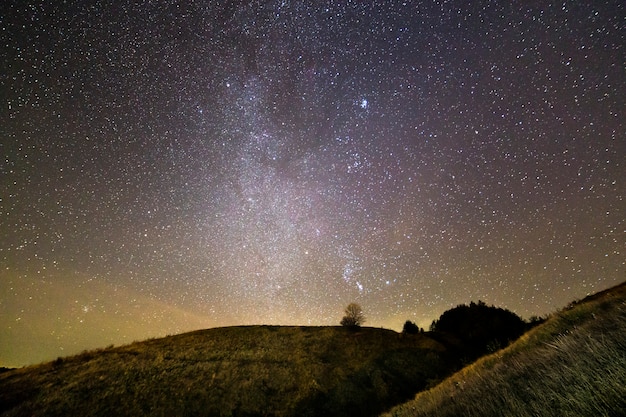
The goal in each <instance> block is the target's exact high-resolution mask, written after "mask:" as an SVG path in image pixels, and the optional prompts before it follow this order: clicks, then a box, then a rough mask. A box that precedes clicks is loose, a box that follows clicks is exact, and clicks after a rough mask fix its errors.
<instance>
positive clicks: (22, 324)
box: [0, 0, 626, 366]
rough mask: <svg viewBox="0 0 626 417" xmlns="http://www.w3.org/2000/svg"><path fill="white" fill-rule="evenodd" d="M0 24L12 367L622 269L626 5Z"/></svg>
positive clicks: (64, 6)
mask: <svg viewBox="0 0 626 417" xmlns="http://www.w3.org/2000/svg"><path fill="white" fill-rule="evenodd" d="M468 3H471V4H470V5H468ZM0 8H1V10H0V48H1V49H0V51H1V58H2V59H1V60H0V65H1V68H2V70H1V72H0V75H1V78H0V97H1V101H2V107H1V109H0V134H1V143H0V153H1V156H2V159H1V161H0V175H1V177H0V232H1V234H0V366H21V365H25V364H30V363H37V362H40V361H43V360H50V359H54V358H56V357H57V356H65V355H69V354H72V353H76V352H79V351H81V350H83V349H91V348H96V347H104V346H106V345H108V344H115V345H119V344H123V343H128V342H131V341H133V340H141V339H145V338H148V337H159V336H164V335H166V334H175V333H180V332H184V331H189V330H193V329H200V328H209V327H217V326H229V325H246V324H281V325H338V324H339V321H340V319H341V317H342V315H343V308H344V307H345V306H346V305H347V304H348V303H350V302H357V303H359V304H361V306H362V307H363V311H364V313H365V315H366V317H367V323H366V324H367V325H370V326H376V327H386V328H392V329H395V330H400V329H401V328H402V325H403V323H404V322H405V321H406V320H412V321H414V322H416V323H417V324H418V325H420V326H422V327H428V325H429V324H430V322H431V321H432V320H433V319H435V318H437V317H438V316H439V315H440V314H441V313H442V312H443V311H445V310H447V309H449V308H451V307H454V306H456V305H457V304H461V303H469V302H470V301H472V300H474V301H478V300H482V301H484V302H486V303H487V304H494V305H496V306H499V307H504V308H508V309H510V310H512V311H514V312H515V313H517V314H519V315H520V316H522V317H524V318H529V317H530V316H532V315H544V314H547V313H549V312H552V311H554V310H556V309H558V308H561V307H564V306H565V305H567V304H568V303H569V302H570V301H572V300H575V299H578V298H582V297H584V296H585V295H587V294H589V293H593V292H597V291H600V290H603V289H605V288H608V287H610V286H612V285H615V284H618V283H619V282H622V281H624V280H625V279H626V257H625V256H624V253H625V248H626V210H625V209H626V202H625V201H624V199H625V196H626V158H625V156H626V69H625V68H626V50H625V45H626V4H625V3H624V2H623V0H616V1H559V2H542V1H540V2H530V1H513V2H499V1H490V2H487V1H482V2H466V1H460V0H458V1H406V2H402V1H381V0H374V1H356V0H355V1H348V0H345V1H303V0H302V1H289V0H283V1H275V0H268V1H168V2H165V1H163V2H159V1H148V0H144V1H136V2H129V1H112V0H111V1H68V2H61V1H37V2H35V1H5V2H3V3H2V6H0Z"/></svg>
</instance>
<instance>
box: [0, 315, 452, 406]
mask: <svg viewBox="0 0 626 417" xmlns="http://www.w3.org/2000/svg"><path fill="white" fill-rule="evenodd" d="M443 353H444V348H443V347H442V345H440V344H439V343H437V342H435V341H434V340H431V339H429V338H428V337H426V336H423V335H417V336H408V337H407V336H401V335H399V334H397V333H395V332H393V331H390V330H383V329H373V328H362V329H360V330H356V331H351V330H349V329H346V328H341V327H270V326H252V327H230V328H221V329H211V330H205V331H198V332H193V333H187V334H182V335H178V336H171V337H167V338H163V339H154V340H148V341H145V342H138V343H133V344H131V345H128V346H123V347H117V348H113V347H110V348H107V349H101V350H98V351H92V352H84V353H83V354H81V355H77V356H74V357H69V358H59V359H57V360H56V361H53V362H51V363H47V364H42V365H38V366H34V367H28V368H23V369H17V370H13V371H9V372H4V373H0V414H1V415H2V416H67V415H81V416H110V415H116V416H124V415H127V416H139V415H150V416H185V415H189V416H236V415H273V416H288V415H364V416H366V415H377V414H378V413H380V412H382V411H383V410H384V409H385V408H388V407H390V406H392V405H393V404H398V403H401V402H403V401H406V400H407V399H409V398H410V397H411V396H412V395H413V394H414V393H415V392H417V391H419V390H421V389H424V388H425V387H426V384H427V383H428V381H429V380H430V379H432V378H436V377H440V376H442V375H445V374H449V372H450V371H451V369H449V368H448V367H447V365H446V363H445V361H444V360H442V354H443Z"/></svg>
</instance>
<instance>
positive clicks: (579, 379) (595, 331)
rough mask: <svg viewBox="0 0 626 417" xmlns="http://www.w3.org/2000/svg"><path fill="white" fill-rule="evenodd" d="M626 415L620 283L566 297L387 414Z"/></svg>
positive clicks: (625, 318)
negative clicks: (515, 335) (505, 342)
mask: <svg viewBox="0 0 626 417" xmlns="http://www.w3.org/2000/svg"><path fill="white" fill-rule="evenodd" d="M461 415H463V416H494V417H495V416H503V415H506V416H511V417H525V416H528V417H531V416H533V417H537V416H577V417H580V416H590V417H591V416H624V415H626V283H624V284H621V285H618V286H616V287H614V288H611V289H609V290H606V291H603V292H601V293H598V294H595V295H593V296H590V297H587V298H585V299H584V300H582V301H579V302H575V303H572V304H571V305H570V306H568V307H567V308H566V309H564V310H563V311H561V312H559V313H557V314H555V315H553V317H551V318H550V319H549V320H548V321H546V322H545V323H544V324H542V325H540V326H538V327H536V328H535V329H533V330H531V331H529V332H528V333H526V334H525V335H523V336H522V337H521V338H520V339H519V340H518V341H517V342H515V343H514V344H512V345H510V346H509V347H508V348H506V349H504V350H501V351H499V352H496V353H494V354H492V355H489V356H486V357H483V358H482V359H480V360H478V361H477V362H476V363H474V364H472V365H470V366H468V367H465V368H463V369H462V370H461V371H459V372H457V373H455V374H454V375H452V376H451V377H449V378H447V379H446V380H444V381H443V382H442V383H441V384H439V385H437V386H435V387H434V388H432V389H430V390H427V391H424V392H421V393H419V394H417V396H416V397H415V399H414V400H412V401H409V402H407V403H405V404H403V405H401V406H398V407H396V408H394V409H392V410H391V411H390V412H388V413H386V414H385V416H387V417H389V416H395V417H416V416H442V417H444V416H446V417H447V416H450V417H451V416H461Z"/></svg>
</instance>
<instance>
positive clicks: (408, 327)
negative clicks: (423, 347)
mask: <svg viewBox="0 0 626 417" xmlns="http://www.w3.org/2000/svg"><path fill="white" fill-rule="evenodd" d="M402 333H405V334H418V333H424V329H422V328H421V327H419V326H418V325H417V324H415V323H413V322H412V321H411V320H407V321H406V323H404V327H402Z"/></svg>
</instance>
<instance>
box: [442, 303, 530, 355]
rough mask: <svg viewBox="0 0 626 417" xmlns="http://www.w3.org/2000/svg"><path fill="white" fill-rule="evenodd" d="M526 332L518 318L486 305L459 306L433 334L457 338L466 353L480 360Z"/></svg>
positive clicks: (450, 312) (443, 319)
mask: <svg viewBox="0 0 626 417" xmlns="http://www.w3.org/2000/svg"><path fill="white" fill-rule="evenodd" d="M526 328H527V324H526V322H524V320H522V319H521V318H520V317H519V316H518V315H517V314H515V313H513V312H511V311H509V310H505V309H502V308H498V307H494V306H488V305H486V304H485V303H484V302H482V301H479V302H478V303H474V302H472V303H470V305H464V304H462V305H459V306H457V307H455V308H453V309H450V310H448V311H446V312H444V313H443V314H442V315H441V317H439V319H438V320H435V321H434V322H433V323H432V325H431V327H430V330H431V331H433V332H440V333H448V334H452V335H454V336H455V337H457V338H458V339H459V340H460V341H461V342H462V343H463V346H464V350H466V353H467V354H469V355H470V356H473V357H478V356H481V355H484V354H485V353H488V352H490V351H494V350H497V349H499V348H502V347H505V346H507V345H508V344H509V343H510V342H512V341H513V340H515V339H517V338H518V337H520V336H521V335H522V334H523V333H524V331H525V330H526Z"/></svg>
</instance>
